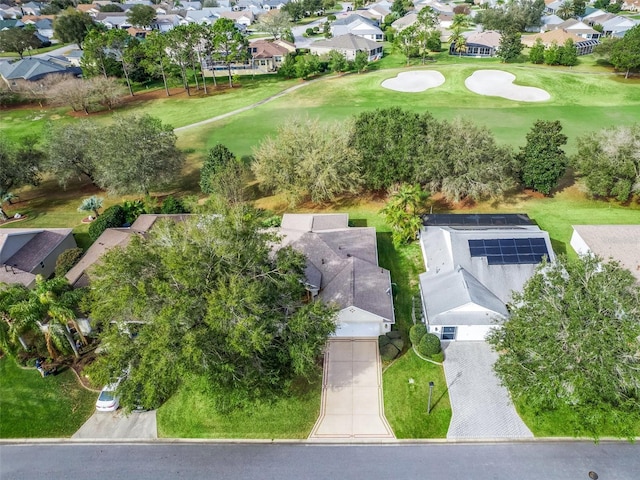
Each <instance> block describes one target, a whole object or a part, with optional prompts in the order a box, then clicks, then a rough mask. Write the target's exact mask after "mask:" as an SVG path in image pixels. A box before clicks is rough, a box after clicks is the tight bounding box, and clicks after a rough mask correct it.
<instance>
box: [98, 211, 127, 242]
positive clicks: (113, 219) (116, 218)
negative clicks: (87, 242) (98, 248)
mask: <svg viewBox="0 0 640 480" xmlns="http://www.w3.org/2000/svg"><path fill="white" fill-rule="evenodd" d="M125 222H126V213H125V211H124V209H123V208H122V207H121V206H120V205H113V206H112V207H109V208H107V209H106V210H105V211H104V213H103V214H102V215H100V216H99V217H98V218H96V219H95V220H94V221H93V222H92V223H91V225H89V238H91V240H92V241H94V242H95V241H96V240H97V239H98V237H99V236H100V235H102V232H104V231H105V230H106V229H107V228H117V227H121V226H122V225H124V223H125Z"/></svg>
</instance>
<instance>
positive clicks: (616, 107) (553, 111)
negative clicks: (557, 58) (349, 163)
mask: <svg viewBox="0 0 640 480" xmlns="http://www.w3.org/2000/svg"><path fill="white" fill-rule="evenodd" d="M464 60H465V62H464V63H459V64H456V63H450V64H439V63H436V64H434V65H427V66H425V67H412V68H427V69H434V70H438V71H440V72H442V74H443V75H444V76H445V79H446V82H445V83H444V85H442V86H441V87H438V88H435V89H431V90H427V91H425V92H421V93H402V92H394V91H391V90H387V89H384V88H382V87H381V86H380V84H381V83H382V81H383V80H385V79H387V78H392V77H395V76H396V75H397V74H398V73H400V72H402V71H406V69H404V68H403V69H391V70H379V71H373V72H369V73H366V74H361V75H357V74H352V75H347V76H343V77H339V78H331V79H323V80H321V81H318V82H316V83H314V84H312V85H308V86H307V87H305V88H302V89H299V90H297V91H295V92H293V93H291V94H289V95H287V96H285V97H283V98H280V99H278V100H275V101H273V102H270V103H268V104H265V105H262V106H260V107H258V108H256V109H254V110H251V111H248V112H244V113H242V114H240V115H237V116H234V117H232V118H229V119H225V120H224V121H221V122H217V123H216V124H210V125H206V126H204V127H201V128H199V129H194V130H189V131H188V132H184V134H183V133H181V138H183V139H184V141H183V143H184V144H188V145H190V146H192V147H193V148H196V149H205V148H207V147H209V146H212V145H214V144H215V143H218V142H221V143H224V144H225V145H227V146H228V147H229V148H230V149H231V150H232V151H233V152H234V153H236V154H238V155H240V156H243V155H250V154H251V148H252V147H253V146H254V145H256V144H257V143H259V142H260V141H261V140H262V139H263V138H264V137H265V136H267V135H270V134H273V133H274V132H275V131H276V129H277V127H278V125H280V124H282V123H283V122H284V121H286V120H287V119H289V118H291V117H292V116H306V115H308V116H311V117H318V118H320V119H321V120H325V121H330V120H344V119H346V118H349V117H351V116H353V115H355V114H358V113H360V112H362V111H365V110H371V109H374V108H384V107H392V106H401V107H403V108H406V109H410V110H413V111H416V112H424V111H429V112H431V113H432V114H433V115H434V116H436V117H437V118H441V119H452V118H455V117H463V118H466V119H469V120H472V121H474V122H476V123H478V124H480V125H484V126H486V127H488V128H489V129H490V130H491V131H492V132H493V133H494V134H495V136H496V138H497V140H498V141H499V142H501V143H506V144H509V145H513V146H519V145H522V144H524V142H525V135H526V133H527V132H528V131H529V129H530V128H531V126H532V125H533V123H534V122H535V121H536V120H538V119H542V120H560V121H561V122H562V125H563V127H564V132H565V134H566V135H567V136H568V137H569V144H568V146H567V151H568V152H569V153H574V152H575V148H576V139H577V137H578V136H580V135H585V134H589V132H592V131H594V130H597V129H600V128H602V127H605V126H611V125H625V124H631V123H634V122H637V121H638V114H637V112H638V110H639V109H640V88H638V86H639V85H640V80H626V81H624V80H622V79H620V78H619V77H618V76H615V75H596V74H586V73H574V72H572V71H570V70H568V69H567V70H557V69H549V68H538V67H533V66H530V65H526V66H520V65H504V64H491V65H487V64H484V63H481V62H480V63H479V62H477V61H476V62H475V63H467V61H466V60H468V59H464ZM487 67H488V68H496V69H500V70H505V71H508V72H511V73H513V74H514V75H515V76H516V83H517V84H520V85H527V86H537V87H541V88H544V89H545V90H547V91H549V93H550V94H551V95H552V98H551V100H549V101H547V102H538V103H526V102H514V101H510V100H506V99H502V98H497V97H486V96H482V95H477V94H475V93H472V92H470V91H469V90H467V89H466V87H465V86H464V80H465V78H467V77H468V76H470V75H471V74H472V73H473V72H474V71H475V70H477V69H479V68H487Z"/></svg>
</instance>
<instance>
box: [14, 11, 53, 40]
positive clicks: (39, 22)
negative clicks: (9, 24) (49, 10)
mask: <svg viewBox="0 0 640 480" xmlns="http://www.w3.org/2000/svg"><path fill="white" fill-rule="evenodd" d="M54 18H55V17H54V15H47V16H40V17H34V16H32V15H25V16H24V17H22V18H21V21H22V23H24V24H25V26H26V25H33V27H34V28H35V29H36V32H37V33H38V35H40V36H41V37H44V38H46V39H47V40H48V41H49V43H50V42H51V40H53V19H54Z"/></svg>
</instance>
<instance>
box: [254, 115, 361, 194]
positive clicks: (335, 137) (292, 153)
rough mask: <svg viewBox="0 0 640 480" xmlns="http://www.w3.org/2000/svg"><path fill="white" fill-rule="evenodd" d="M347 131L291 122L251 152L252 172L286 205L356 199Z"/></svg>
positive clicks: (357, 179) (355, 164) (356, 175)
mask: <svg viewBox="0 0 640 480" xmlns="http://www.w3.org/2000/svg"><path fill="white" fill-rule="evenodd" d="M350 134H351V128H350V127H349V126H348V125H345V124H342V123H320V122H319V121H318V120H312V119H309V118H307V119H293V120H291V121H289V122H287V123H285V124H283V125H282V126H281V127H280V128H279V129H278V132H277V135H276V136H275V137H269V138H267V139H265V140H264V141H263V142H262V143H261V144H260V145H258V147H256V148H255V149H254V152H253V156H254V159H255V162H254V163H253V166H252V168H253V172H254V173H255V175H256V177H257V179H258V180H259V181H260V182H261V185H262V187H263V188H266V189H271V190H273V191H275V192H276V193H282V194H284V195H285V196H286V197H287V199H288V201H289V203H290V204H291V205H295V204H297V203H298V202H299V201H300V200H302V199H303V198H304V197H305V196H306V195H309V196H310V197H311V200H312V201H314V202H325V201H330V200H333V199H334V198H335V197H336V196H338V195H341V194H344V193H356V192H357V191H358V190H359V187H360V184H361V176H360V166H359V165H360V164H359V157H358V155H357V152H356V151H355V150H354V149H353V148H352V147H351V146H350V145H349V142H350Z"/></svg>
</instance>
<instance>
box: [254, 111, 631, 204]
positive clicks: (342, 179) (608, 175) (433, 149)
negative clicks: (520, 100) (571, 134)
mask: <svg viewBox="0 0 640 480" xmlns="http://www.w3.org/2000/svg"><path fill="white" fill-rule="evenodd" d="M566 143H567V137H566V135H564V134H563V133H562V125H561V124H560V122H558V121H542V120H538V121H536V122H535V124H534V125H533V126H532V128H531V130H530V131H529V133H528V134H527V136H526V144H525V145H524V146H523V147H521V148H520V149H519V150H517V151H515V150H513V149H512V148H511V147H509V146H505V145H499V144H498V143H497V142H496V140H495V137H494V136H493V134H492V133H491V132H490V131H489V130H488V129H486V128H484V127H480V126H478V125H475V124H473V123H472V122H470V121H467V120H462V119H455V120H452V121H448V120H438V119H436V118H435V117H433V116H432V115H431V114H430V113H428V112H426V113H422V114H419V113H414V112H410V111H407V110H403V109H401V108H397V107H395V108H388V109H378V110H374V111H369V112H364V113H361V114H359V115H357V116H355V117H353V118H351V119H349V120H348V121H345V122H336V123H330V124H321V123H320V122H319V121H318V120H312V119H294V120H291V121H289V122H287V123H285V124H284V125H282V126H281V127H280V128H279V129H278V132H277V134H276V135H275V136H274V137H270V138H267V139H265V140H264V141H263V142H262V143H261V144H259V145H258V146H257V147H255V149H254V152H253V154H254V162H253V164H252V165H251V169H252V170H253V173H254V175H255V176H256V178H257V179H258V180H259V181H260V184H261V187H262V188H263V189H265V190H266V191H270V192H273V193H277V194H281V195H283V196H285V197H286V198H287V200H288V201H289V203H290V204H291V205H295V204H297V203H299V202H300V201H302V200H305V199H310V200H311V201H313V202H317V203H322V202H329V201H332V200H334V199H335V198H337V197H338V196H340V195H344V194H355V193H358V192H360V191H363V190H364V191H387V190H389V189H392V188H394V187H395V186H397V185H398V184H412V185H413V184H418V185H421V186H422V187H424V188H425V189H426V190H429V191H431V192H441V193H442V195H443V196H444V198H445V199H447V200H448V201H454V202H455V201H460V200H461V199H465V198H468V199H471V200H474V201H477V200H482V199H487V198H500V197H503V196H504V195H505V194H508V193H509V192H512V191H516V190H518V189H521V188H532V189H534V190H536V191H539V192H542V193H544V194H545V195H548V194H550V193H551V192H552V191H553V190H554V189H555V188H556V187H557V185H558V181H559V180H560V178H562V176H564V174H565V173H566V169H567V167H568V166H569V165H571V166H573V167H574V168H576V169H577V170H578V171H579V173H580V174H581V175H583V176H584V177H585V183H586V185H587V188H588V189H589V193H590V194H591V195H593V196H602V197H608V196H615V197H616V198H617V199H618V200H620V201H626V200H628V199H629V198H630V196H631V195H632V194H634V193H638V190H639V185H640V175H639V174H638V172H640V156H639V154H638V152H640V126H639V125H635V126H632V127H618V128H616V129H608V130H603V131H601V132H599V133H598V134H596V135H586V136H584V137H581V138H579V139H578V154H577V155H576V156H575V157H573V158H572V159H569V158H568V157H567V155H566V153H565V151H564V149H563V147H564V146H565V145H566ZM602 165H606V168H600V167H601V166H602Z"/></svg>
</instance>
